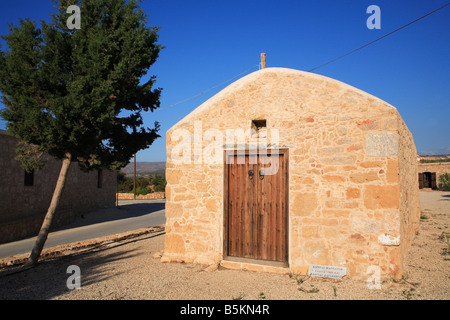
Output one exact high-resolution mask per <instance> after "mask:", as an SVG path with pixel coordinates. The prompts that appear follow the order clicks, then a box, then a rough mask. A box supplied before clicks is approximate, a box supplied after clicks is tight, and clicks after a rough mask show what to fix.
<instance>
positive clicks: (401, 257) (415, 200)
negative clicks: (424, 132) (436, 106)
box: [392, 116, 420, 277]
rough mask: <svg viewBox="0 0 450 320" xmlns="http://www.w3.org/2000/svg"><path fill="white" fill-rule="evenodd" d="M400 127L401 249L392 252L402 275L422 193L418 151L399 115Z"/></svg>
mask: <svg viewBox="0 0 450 320" xmlns="http://www.w3.org/2000/svg"><path fill="white" fill-rule="evenodd" d="M398 127H399V136H400V143H399V162H398V169H399V176H398V182H399V187H400V198H399V204H400V239H401V242H400V241H399V242H400V250H395V251H394V252H393V253H392V255H393V256H392V259H393V260H394V259H395V260H397V261H399V262H400V263H399V264H396V265H399V266H400V269H399V270H395V271H396V273H397V277H400V276H401V270H402V269H403V263H404V262H405V261H406V259H407V256H408V252H409V248H410V246H411V244H412V241H413V239H414V236H415V235H416V233H417V232H418V231H419V223H420V195H419V183H418V166H417V151H416V148H415V144H414V140H413V137H412V135H411V133H410V132H409V130H408V128H407V127H406V125H405V123H404V122H403V120H402V119H401V117H400V116H399V117H398Z"/></svg>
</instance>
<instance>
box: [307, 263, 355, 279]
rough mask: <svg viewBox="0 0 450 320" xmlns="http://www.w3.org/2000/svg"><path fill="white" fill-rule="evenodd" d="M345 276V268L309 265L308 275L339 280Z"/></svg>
mask: <svg viewBox="0 0 450 320" xmlns="http://www.w3.org/2000/svg"><path fill="white" fill-rule="evenodd" d="M346 274H347V268H345V267H334V266H321V265H317V264H310V265H309V271H308V275H309V276H311V277H319V278H332V279H341V278H342V277H343V276H345V275H346Z"/></svg>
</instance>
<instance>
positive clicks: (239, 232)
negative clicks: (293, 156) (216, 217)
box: [224, 150, 289, 262]
mask: <svg viewBox="0 0 450 320" xmlns="http://www.w3.org/2000/svg"><path fill="white" fill-rule="evenodd" d="M225 158H226V164H225V166H226V170H225V202H224V203H225V204H226V205H225V215H224V217H225V219H224V224H225V226H224V227H225V233H224V234H225V237H224V249H225V252H226V255H227V256H231V257H241V258H249V259H260V260H271V261H281V262H286V261H287V260H288V190H289V189H288V152H287V150H277V151H272V154H270V153H269V154H268V155H262V154H256V153H255V154H252V153H249V152H246V153H245V154H237V155H236V154H234V155H226V156H225Z"/></svg>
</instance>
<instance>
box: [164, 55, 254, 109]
mask: <svg viewBox="0 0 450 320" xmlns="http://www.w3.org/2000/svg"><path fill="white" fill-rule="evenodd" d="M259 66H260V63H258V64H257V65H254V66H253V67H251V68H248V69H247V70H245V71H243V72H241V73H239V74H238V75H235V76H234V77H233V78H230V79H228V80H226V81H224V82H222V83H220V84H218V85H215V86H214V87H212V88H209V89H208V90H205V91H202V92H200V93H199V94H196V95H195V96H192V97H190V98H187V99H184V100H181V101H178V102H177V103H174V104H171V105H169V106H165V107H162V108H159V109H158V110H161V109H165V108H170V107H173V106H176V105H177V104H180V103H183V102H186V101H189V100H192V99H194V98H197V97H199V96H201V95H202V94H205V93H207V92H209V91H211V90H213V89H215V88H217V87H220V86H222V85H224V84H225V83H228V82H230V81H232V80H234V79H236V78H237V77H239V76H241V75H243V74H245V73H247V72H249V71H250V70H253V69H255V68H256V67H259Z"/></svg>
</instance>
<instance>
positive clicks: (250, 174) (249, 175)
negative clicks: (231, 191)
mask: <svg viewBox="0 0 450 320" xmlns="http://www.w3.org/2000/svg"><path fill="white" fill-rule="evenodd" d="M254 175H255V172H254V171H253V170H249V171H248V177H249V178H250V180H252V179H253V176H254Z"/></svg>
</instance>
